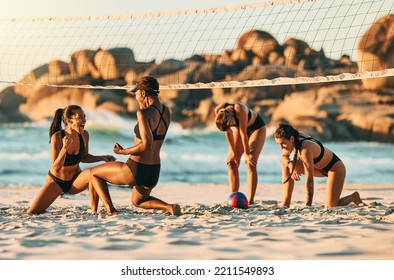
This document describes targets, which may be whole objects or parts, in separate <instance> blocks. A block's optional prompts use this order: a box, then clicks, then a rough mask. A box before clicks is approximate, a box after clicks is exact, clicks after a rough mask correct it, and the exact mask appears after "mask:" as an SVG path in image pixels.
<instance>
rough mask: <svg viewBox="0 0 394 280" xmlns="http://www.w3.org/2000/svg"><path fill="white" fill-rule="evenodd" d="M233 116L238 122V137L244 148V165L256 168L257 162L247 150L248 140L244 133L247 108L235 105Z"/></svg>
mask: <svg viewBox="0 0 394 280" xmlns="http://www.w3.org/2000/svg"><path fill="white" fill-rule="evenodd" d="M234 110H235V114H236V116H237V118H238V121H239V135H240V137H241V142H242V146H243V148H244V153H245V162H246V164H251V165H252V166H256V164H257V160H256V159H255V158H254V157H253V155H252V154H251V151H250V148H249V138H248V135H247V133H246V129H247V127H248V110H249V108H248V107H246V106H245V105H241V104H236V105H235V106H234Z"/></svg>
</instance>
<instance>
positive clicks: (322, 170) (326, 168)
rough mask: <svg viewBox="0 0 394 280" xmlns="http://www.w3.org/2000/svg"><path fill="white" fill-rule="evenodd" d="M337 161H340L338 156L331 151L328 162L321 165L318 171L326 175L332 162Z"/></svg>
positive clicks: (332, 164)
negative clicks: (330, 157)
mask: <svg viewBox="0 0 394 280" xmlns="http://www.w3.org/2000/svg"><path fill="white" fill-rule="evenodd" d="M338 161H340V159H339V157H338V156H337V155H336V154H334V153H332V159H331V160H330V162H329V163H328V164H327V165H326V166H325V167H323V168H322V169H321V170H320V171H321V173H322V174H323V175H324V176H326V177H327V176H328V171H330V169H331V168H332V167H333V166H334V164H336V163H337V162H338Z"/></svg>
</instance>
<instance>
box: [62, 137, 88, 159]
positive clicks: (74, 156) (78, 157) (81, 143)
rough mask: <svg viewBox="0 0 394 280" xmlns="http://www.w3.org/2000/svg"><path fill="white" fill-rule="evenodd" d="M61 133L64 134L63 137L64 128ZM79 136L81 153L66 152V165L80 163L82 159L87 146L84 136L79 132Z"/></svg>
mask: <svg viewBox="0 0 394 280" xmlns="http://www.w3.org/2000/svg"><path fill="white" fill-rule="evenodd" d="M60 133H61V135H62V139H63V137H64V136H65V132H64V130H61V131H60ZM78 136H79V153H78V154H76V155H74V154H69V153H67V154H66V160H65V161H64V166H71V165H75V164H78V163H80V162H81V161H82V156H83V153H84V150H85V146H84V143H83V137H82V135H81V134H80V133H78ZM62 147H63V143H62Z"/></svg>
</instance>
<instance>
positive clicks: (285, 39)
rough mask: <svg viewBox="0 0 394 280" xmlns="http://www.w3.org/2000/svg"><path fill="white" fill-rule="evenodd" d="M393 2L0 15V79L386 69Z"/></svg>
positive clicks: (216, 80)
mask: <svg viewBox="0 0 394 280" xmlns="http://www.w3.org/2000/svg"><path fill="white" fill-rule="evenodd" d="M393 7H394V2H393V1H392V0H379V1H376V0H363V1H360V0H353V1H352V0H348V1H337V0H334V1H324V0H316V1H310V0H287V1H273V2H260V3H255V4H248V5H241V6H231V7H221V8H212V9H202V10H189V11H174V12H165V13H148V14H131V15H111V16H92V17H51V18H12V19H1V20H0V28H1V30H2V32H1V33H0V40H1V42H2V44H1V45H0V61H1V64H0V82H1V83H3V84H16V85H41V86H43V85H45V86H53V87H80V88H86V87H88V88H111V89H124V88H127V87H129V86H131V85H132V84H134V83H135V81H136V79H138V77H140V76H141V75H153V76H155V77H157V78H158V79H159V80H160V82H161V89H163V90H165V89H205V88H233V87H254V86H273V85H288V84H305V83H322V82H333V81H349V80H360V79H367V78H376V77H392V76H393V71H394V70H393V67H394V66H393V65H392V64H393V63H394V62H393V61H392V60H394V59H393V57H394V55H393V57H391V56H390V55H391V53H392V52H393V50H392V49H393V47H392V46H393V39H392V38H393V32H394V27H393V26H394V19H393V15H392V14H391V13H392V12H393ZM377 21H378V22H379V21H380V22H382V23H381V24H380V25H378V26H377V27H376V28H375V29H373V28H372V27H373V26H374V23H376V22H377ZM371 26H372V27H371ZM383 33H384V34H383ZM81 77H82V78H81ZM87 77H88V78H87Z"/></svg>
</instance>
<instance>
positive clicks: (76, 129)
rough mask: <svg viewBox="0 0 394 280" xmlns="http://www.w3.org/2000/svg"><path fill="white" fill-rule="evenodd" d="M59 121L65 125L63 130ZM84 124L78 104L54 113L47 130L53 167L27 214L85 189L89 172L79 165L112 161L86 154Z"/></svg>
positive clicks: (86, 134)
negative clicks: (59, 198) (65, 194)
mask: <svg viewBox="0 0 394 280" xmlns="http://www.w3.org/2000/svg"><path fill="white" fill-rule="evenodd" d="M62 121H63V123H64V124H65V125H66V127H65V129H64V130H63V129H62ZM85 123H86V118H85V113H84V112H83V110H82V109H81V107H79V106H78V105H70V106H67V107H66V108H64V109H62V108H59V109H57V110H56V112H55V116H54V118H53V121H52V125H51V128H50V130H49V137H50V143H51V159H52V167H51V169H50V170H49V171H48V175H47V177H46V180H45V183H44V185H43V186H42V188H41V189H40V191H39V192H38V194H37V196H36V197H35V198H34V200H33V202H32V203H31V206H30V208H29V210H28V211H27V212H28V213H29V214H41V213H43V212H44V211H45V210H46V209H47V208H48V207H49V206H50V205H51V204H52V203H53V202H54V201H55V200H56V198H57V197H58V196H59V195H61V194H63V193H69V194H77V193H80V192H82V191H84V190H85V189H87V188H88V186H89V178H90V173H89V172H90V169H86V170H84V171H82V170H81V168H80V166H79V163H80V162H85V163H92V162H97V161H107V162H108V161H114V160H115V158H114V157H113V156H111V155H102V156H94V155H91V154H89V134H88V132H87V131H86V130H85Z"/></svg>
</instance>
